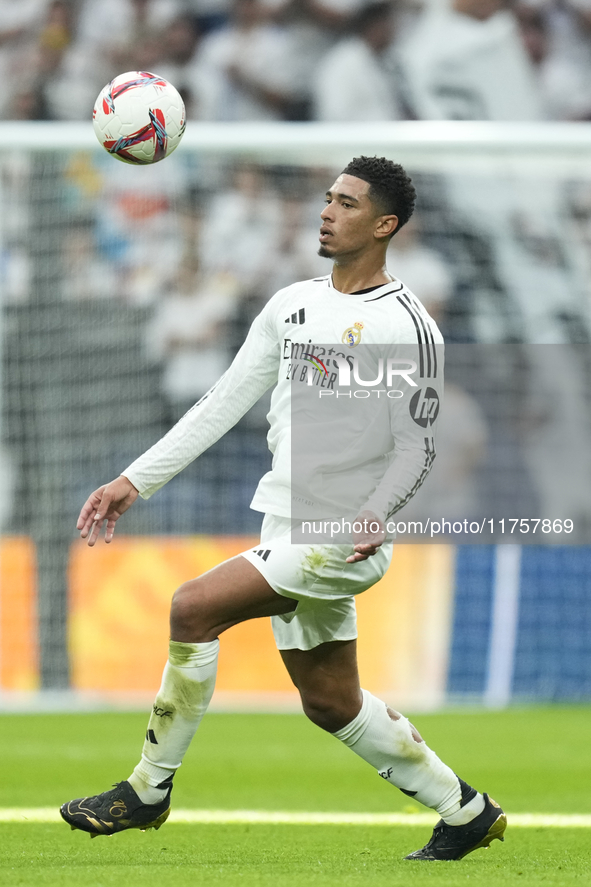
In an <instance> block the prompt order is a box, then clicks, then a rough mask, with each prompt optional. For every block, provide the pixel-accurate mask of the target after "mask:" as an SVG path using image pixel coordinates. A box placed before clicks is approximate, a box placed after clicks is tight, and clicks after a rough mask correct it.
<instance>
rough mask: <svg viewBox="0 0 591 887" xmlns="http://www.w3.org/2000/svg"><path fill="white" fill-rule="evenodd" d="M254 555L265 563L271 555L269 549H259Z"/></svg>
mask: <svg viewBox="0 0 591 887" xmlns="http://www.w3.org/2000/svg"><path fill="white" fill-rule="evenodd" d="M255 554H258V556H259V557H262V559H263V560H264V561H266V560H267V558H268V557H269V555H270V554H271V549H270V548H267V549H265V548H259V550H258V551H255Z"/></svg>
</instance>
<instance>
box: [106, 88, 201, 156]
mask: <svg viewBox="0 0 591 887" xmlns="http://www.w3.org/2000/svg"><path fill="white" fill-rule="evenodd" d="M92 122H93V124H94V131H95V133H96V137H97V139H98V140H99V142H100V143H101V145H102V146H103V148H104V149H105V151H108V152H109V154H112V155H113V157H116V158H117V159H118V160H122V161H123V162H124V163H135V164H145V163H157V162H158V161H159V160H164V158H165V157H168V155H169V154H172V152H173V151H174V149H175V148H176V147H177V146H178V144H179V142H180V140H181V139H182V137H183V133H184V131H185V106H184V104H183V100H182V98H181V96H180V94H179V92H178V91H177V90H176V89H175V88H174V86H173V85H172V84H171V83H169V82H168V80H164V78H163V77H158V75H157V74H151V73H150V72H149V71H128V72H127V73H126V74H120V75H119V76H118V77H115V79H114V80H111V82H110V83H107V85H106V86H105V88H104V89H102V90H101V92H100V93H99V96H98V98H97V100H96V102H95V104H94V111H93V113H92Z"/></svg>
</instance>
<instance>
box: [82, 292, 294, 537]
mask: <svg viewBox="0 0 591 887" xmlns="http://www.w3.org/2000/svg"><path fill="white" fill-rule="evenodd" d="M270 304H271V303H268V304H267V306H266V307H265V308H264V309H263V311H262V312H261V314H259V316H258V317H257V318H256V319H255V320H254V322H253V324H252V326H251V328H250V331H249V333H248V336H247V338H246V340H245V342H244V344H243V346H242V348H241V349H240V351H239V352H238V354H237V355H236V357H235V358H234V360H233V362H232V364H231V366H230V367H229V369H228V370H227V371H226V372H225V373H224V375H223V376H222V378H221V379H220V380H219V381H218V382H217V383H216V384H215V385H214V386H213V388H211V389H210V391H208V392H207V394H205V395H204V396H203V397H202V398H201V400H200V401H198V402H197V403H196V404H195V406H194V407H192V408H191V409H190V410H189V412H188V413H186V414H185V415H184V416H183V417H182V418H181V419H180V420H179V421H178V422H177V424H176V425H175V426H174V427H173V428H171V430H170V431H169V432H168V433H167V434H166V435H165V436H164V437H163V438H161V439H160V440H159V441H158V442H157V443H156V444H154V446H153V447H150V449H149V450H147V451H146V452H145V453H144V454H143V455H142V456H140V457H139V459H136V460H135V462H133V463H132V464H131V465H130V466H129V467H128V468H126V469H125V470H124V471H123V472H122V474H121V476H120V477H118V478H116V479H115V480H113V481H111V483H109V484H106V485H104V486H102V487H99V489H98V490H95V491H94V492H93V493H92V494H91V495H90V496H89V498H88V499H87V501H86V503H85V504H84V507H83V508H82V511H81V512H80V516H79V518H78V523H77V527H78V529H79V530H80V532H81V536H82V538H83V539H88V544H89V545H94V544H95V542H96V540H97V538H98V535H99V532H100V529H101V527H102V526H103V525H104V522H105V521H106V534H105V541H107V542H110V541H111V539H112V538H113V533H114V530H115V523H116V521H117V520H118V519H119V517H121V515H122V514H123V513H124V512H125V511H127V509H128V508H129V507H130V506H131V505H132V504H133V503H134V502H135V500H136V499H137V497H138V495H140V496H141V497H142V498H144V499H149V498H150V496H152V495H153V494H154V493H155V492H156V491H157V490H159V489H160V487H162V486H164V484H165V483H167V482H168V481H169V480H171V478H173V477H174V476H175V475H177V474H178V473H179V472H180V471H182V470H183V468H185V467H186V466H187V465H189V463H190V462H192V461H193V460H194V459H195V458H196V457H197V456H199V455H200V454H201V453H203V452H204V451H205V450H206V449H208V447H210V446H212V444H214V443H215V442H216V441H217V440H219V438H220V437H223V435H224V434H225V433H226V432H227V431H229V429H230V428H232V427H233V426H234V425H235V424H236V423H237V422H238V421H239V419H241V418H242V416H243V415H244V414H245V413H246V412H247V411H248V410H249V409H250V407H251V406H253V404H255V403H256V401H257V400H258V399H259V398H260V397H261V396H262V395H263V394H264V392H265V391H267V390H268V389H269V388H270V387H271V386H272V385H273V384H274V383H275V382H276V381H277V373H278V368H279V363H280V348H279V343H278V340H277V336H276V334H275V332H274V328H273V323H272V316H271V313H272V309H270ZM97 515H98V517H97Z"/></svg>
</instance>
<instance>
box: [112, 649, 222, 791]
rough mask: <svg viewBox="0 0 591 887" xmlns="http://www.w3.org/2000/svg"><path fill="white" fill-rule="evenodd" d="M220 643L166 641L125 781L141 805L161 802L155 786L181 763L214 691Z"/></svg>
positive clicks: (165, 789) (163, 789)
mask: <svg viewBox="0 0 591 887" xmlns="http://www.w3.org/2000/svg"><path fill="white" fill-rule="evenodd" d="M219 646H220V642H219V641H218V640H215V641H210V642H209V643H206V644H185V643H182V642H181V641H171V642H170V646H169V654H168V662H167V663H166V665H165V667H164V673H163V675H162V685H161V687H160V690H159V691H158V695H157V696H156V699H155V701H154V707H153V709H152V714H151V715H150V720H149V721H148V729H147V731H146V740H145V742H144V747H143V750H142V758H141V761H140V762H139V764H138V765H137V767H136V768H135V769H134V771H133V773H132V774H131V776H130V777H129V782H130V784H131V786H132V788H133V789H134V790H135V792H136V793H137V794H138V795H139V797H140V798H141V800H142V801H143V802H144V803H145V804H156V803H158V802H159V801H161V800H162V799H163V798H164V797H165V795H166V792H167V790H168V788H158V786H159V785H160V783H162V782H164V781H165V780H167V779H169V778H171V777H172V776H173V775H174V773H175V771H176V770H178V768H179V767H180V766H181V764H182V761H183V757H184V755H185V752H186V751H187V749H188V747H189V745H190V743H191V740H192V738H193V736H194V735H195V731H196V730H197V727H198V726H199V724H200V723H201V719H202V718H203V715H204V714H205V712H206V711H207V707H208V705H209V702H210V700H211V697H212V695H213V690H214V687H215V677H216V672H217V661H218V651H219Z"/></svg>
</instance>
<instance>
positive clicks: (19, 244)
mask: <svg viewBox="0 0 591 887" xmlns="http://www.w3.org/2000/svg"><path fill="white" fill-rule="evenodd" d="M286 139H288V140H289V136H286ZM4 144H7V143H6V142H4ZM585 150H586V149H585V147H584V146H583V147H582V148H581V151H580V154H579V155H573V153H572V151H571V153H570V155H569V158H570V160H569V162H564V163H558V164H557V163H556V162H555V158H553V157H548V158H547V159H544V156H543V155H538V154H535V153H533V154H528V153H527V152H524V151H523V150H517V149H516V151H515V152H514V153H511V152H508V153H507V154H506V155H504V156H503V157H502V158H499V157H492V159H491V156H490V150H489V148H487V147H486V146H485V148H484V149H483V153H482V156H479V154H478V151H475V152H473V153H472V155H471V159H470V162H467V161H466V156H465V154H464V153H463V152H462V151H459V152H457V154H456V155H454V153H453V151H448V152H447V153H446V157H445V163H442V162H441V158H438V157H437V156H436V150H435V151H434V147H433V145H431V146H428V150H426V151H425V152H423V154H421V153H420V152H418V153H415V154H413V153H412V152H410V153H409V152H408V151H407V154H408V157H407V156H405V152H404V151H402V152H401V154H402V156H401V158H400V159H401V160H402V162H404V164H405V166H406V167H407V169H408V171H409V172H410V174H411V176H412V178H413V181H414V182H415V185H416V187H417V191H418V193H419V201H418V209H417V213H416V217H415V218H414V219H413V221H412V223H410V224H409V225H408V226H407V228H406V229H404V230H403V231H402V232H401V233H400V235H399V236H398V237H396V238H394V241H393V243H392V247H391V256H390V259H389V264H390V267H391V270H392V271H393V273H395V274H397V275H398V276H400V278H401V279H402V280H404V281H405V282H406V283H407V284H408V285H409V286H410V288H411V289H413V290H414V291H415V292H416V293H417V295H419V297H421V298H422V299H423V301H424V302H425V304H426V305H427V307H428V308H429V310H430V311H431V313H432V314H433V315H434V316H435V317H436V319H437V320H438V322H439V323H440V326H441V328H442V331H443V333H444V335H445V337H446V339H447V341H448V342H452V343H454V342H456V343H466V342H468V343H469V342H475V343H521V342H523V343H534V342H547V343H551V342H552V343H565V344H569V343H570V344H573V343H578V344H585V343H588V342H589V338H590V330H591V324H590V310H589V306H590V295H591V292H590V289H591V259H590V256H591V248H590V247H591V172H589V170H588V166H587V167H586V166H585V163H584V152H585ZM487 151H488V153H487ZM376 152H377V153H383V151H382V149H381V148H380V146H377V149H376ZM364 153H374V152H373V151H369V150H367V148H364ZM390 153H392V152H390ZM311 156H317V157H318V158H319V160H318V161H317V162H312V161H311V159H310V157H311ZM347 156H350V154H349V155H344V154H343V150H342V149H339V148H337V147H336V146H335V147H334V149H332V148H331V147H330V145H326V146H324V148H323V149H322V150H321V151H317V152H316V153H314V151H313V150H312V148H311V147H310V146H308V147H307V148H306V149H305V150H302V151H301V152H300V153H298V149H297V148H293V149H292V150H291V151H290V153H289V158H288V159H285V152H284V155H283V156H282V155H281V154H277V152H276V151H275V152H273V151H271V150H269V148H268V146H267V145H266V143H265V141H264V139H261V141H260V143H259V144H258V145H253V144H252V140H251V142H250V143H249V145H248V146H245V147H244V149H243V150H240V149H239V147H236V145H234V146H233V147H232V150H231V151H228V152H224V151H219V150H209V151H208V150H207V149H197V148H191V147H190V146H189V147H185V148H184V149H183V150H181V151H179V152H177V153H176V154H175V155H173V156H172V157H171V158H169V159H167V161H166V162H165V163H162V164H158V165H156V166H154V167H153V168H149V167H146V168H141V169H137V168H133V167H128V166H125V165H124V164H118V163H115V162H114V160H113V159H112V158H110V157H108V156H107V155H106V154H104V152H101V151H100V149H97V150H96V151H93V150H71V149H68V147H67V143H65V144H63V145H62V146H59V145H58V146H56V147H55V148H54V149H51V150H49V149H47V147H44V148H43V150H40V149H39V150H37V149H36V148H35V146H34V145H33V146H32V147H30V148H28V149H26V150H25V149H19V150H14V149H10V148H7V147H3V148H2V149H1V150H0V181H1V191H0V209H1V212H0V218H1V219H2V222H1V231H0V238H1V240H0V247H1V256H2V263H1V272H2V290H3V293H4V300H3V307H2V314H3V320H2V326H3V331H4V337H3V338H4V344H3V367H4V369H3V395H2V398H3V399H2V412H3V424H2V428H3V437H2V450H1V454H0V456H1V464H0V476H1V477H2V478H3V483H2V484H1V485H0V517H1V520H2V527H3V530H4V532H5V533H6V532H10V533H12V534H14V533H16V534H21V535H26V536H29V537H31V538H32V539H33V541H34V543H35V547H36V557H37V563H38V581H39V588H38V601H39V626H40V631H39V638H40V663H41V683H42V686H44V687H51V688H61V687H67V686H68V683H69V678H70V676H69V661H68V652H67V637H66V628H67V569H68V547H69V545H70V543H71V541H72V539H73V538H74V532H73V526H74V524H75V520H76V517H77V514H78V511H79V508H80V505H81V503H82V502H83V501H84V499H85V498H86V496H87V495H88V493H89V492H90V491H91V490H92V489H94V488H95V487H97V486H98V485H99V484H101V483H104V482H106V481H108V480H109V479H111V478H112V477H114V476H116V475H117V474H118V473H120V472H121V471H122V470H123V469H124V468H125V467H126V466H127V465H128V464H129V463H130V462H131V461H132V460H133V458H135V456H137V455H138V454H139V453H140V452H142V451H143V450H145V449H146V448H147V447H148V446H149V445H150V444H151V443H153V442H154V441H155V440H157V439H158V438H159V437H160V436H161V435H162V434H163V433H164V432H165V431H166V430H167V428H169V427H170V425H171V424H172V423H173V422H174V421H176V419H177V418H178V417H179V416H180V415H182V413H183V412H184V411H185V410H186V409H187V408H188V407H189V406H190V405H191V404H192V403H193V402H194V401H195V400H196V399H197V398H198V397H200V396H201V395H202V394H203V393H204V392H205V391H206V390H207V389H208V388H209V387H210V385H211V384H212V383H213V382H214V381H215V380H216V379H217V378H218V377H219V375H220V374H221V373H222V372H223V371H224V369H225V368H226V367H227V366H228V364H229V362H230V361H231V359H232V356H233V354H234V353H235V352H236V350H237V348H238V347H239V345H240V343H241V342H242V340H243V338H244V336H245V334H246V331H247V329H248V326H249V324H250V322H251V320H252V318H253V317H254V316H255V315H256V314H257V313H258V311H259V310H260V308H261V307H262V305H263V304H264V303H265V302H266V300H267V299H268V298H269V297H270V296H271V295H272V294H273V293H274V292H275V291H277V290H278V289H279V288H281V287H282V286H285V285H288V284H289V283H291V282H293V281H295V280H298V279H305V278H309V277H313V276H317V275H319V274H326V273H328V272H329V271H330V265H329V263H328V262H327V260H325V259H321V258H320V257H318V256H317V252H316V249H317V232H318V224H319V213H320V211H321V209H322V197H323V194H324V192H325V190H326V188H327V187H330V185H331V184H332V181H333V179H334V176H335V174H336V173H338V172H339V171H340V169H341V168H342V167H343V165H344V162H346V160H347ZM573 157H574V159H573ZM395 159H398V158H395ZM581 366H582V367H584V366H585V364H584V362H582V363H581ZM581 371H583V369H582V370H581ZM267 404H268V402H267V401H265V400H263V401H262V402H261V403H260V404H258V405H257V407H255V408H254V409H253V411H251V413H250V414H249V415H247V416H246V417H245V418H244V419H243V420H242V421H241V422H240V423H239V425H238V426H236V428H235V429H233V430H232V431H231V432H230V433H229V434H228V435H226V437H224V438H223V440H221V441H220V442H219V443H218V444H216V445H215V446H214V447H212V449H211V450H210V451H208V452H207V453H206V454H205V455H204V456H202V457H201V458H200V459H199V460H198V461H197V462H196V463H194V464H193V465H192V466H190V467H189V468H188V469H187V470H186V471H185V472H184V473H183V476H182V479H181V478H176V479H175V480H173V481H172V482H171V483H170V484H168V485H167V486H166V487H165V488H164V489H163V490H162V491H161V492H160V493H159V494H158V495H157V496H156V497H154V499H153V500H150V502H148V503H141V504H140V506H138V507H137V508H135V509H134V510H132V512H130V513H129V514H128V515H126V517H125V518H124V520H125V527H124V531H125V533H129V534H189V533H191V534H192V533H201V532H203V533H220V534H245V533H256V532H257V530H258V528H259V526H260V516H259V515H258V514H256V513H254V512H252V511H250V509H249V503H250V499H251V496H252V494H253V491H254V488H255V486H256V483H257V482H258V480H259V478H260V477H261V475H262V474H263V473H264V472H265V471H266V470H268V468H269V466H270V457H269V454H268V453H267V451H266V446H265V435H266V421H265V415H266V410H267ZM122 529H123V528H122ZM482 557H485V555H484V554H482V555H478V557H477V558H476V560H478V558H481V559H482ZM470 563H471V564H472V562H470ZM474 563H476V561H474ZM462 569H463V571H464V572H463V573H462V574H461V575H464V574H465V573H466V569H467V568H466V567H462ZM475 569H476V567H475V566H474V565H473V564H472V565H471V566H470V570H471V571H473V570H475ZM482 569H483V570H485V571H486V570H488V569H489V566H488V565H487V564H484V566H483V567H482ZM577 569H578V570H579V571H580V569H581V567H580V565H579V566H578V567H577ZM477 572H478V571H477ZM477 586H478V583H476V586H475V587H477ZM462 588H463V586H462ZM462 593H463V592H462ZM471 602H472V603H471V604H470V606H473V605H474V606H475V598H474V597H472V598H471ZM481 627H482V626H481ZM482 631H483V632H484V633H485V634H486V626H484V627H482ZM474 637H476V635H474ZM454 655H455V654H454ZM461 661H463V660H461V657H460V658H459V659H458V657H457V656H456V657H455V658H453V659H452V676H453V680H452V685H453V687H454V688H455V689H456V690H458V692H463V690H466V692H468V691H469V692H472V691H473V690H474V688H475V687H476V684H477V683H478V679H477V677H475V676H474V674H475V673H474V674H472V677H470V668H471V667H472V666H470V664H468V665H466V664H464V665H460V664H458V663H460V662H461ZM472 665H473V666H474V663H472ZM462 668H463V669H464V676H463V677H462V675H461V674H459V672H458V669H460V671H461V669H462ZM474 668H476V666H474ZM521 671H523V669H522V670H521ZM521 671H520V675H521ZM458 675H459V676H458ZM524 680H525V678H523V677H520V681H522V682H523V681H524Z"/></svg>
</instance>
